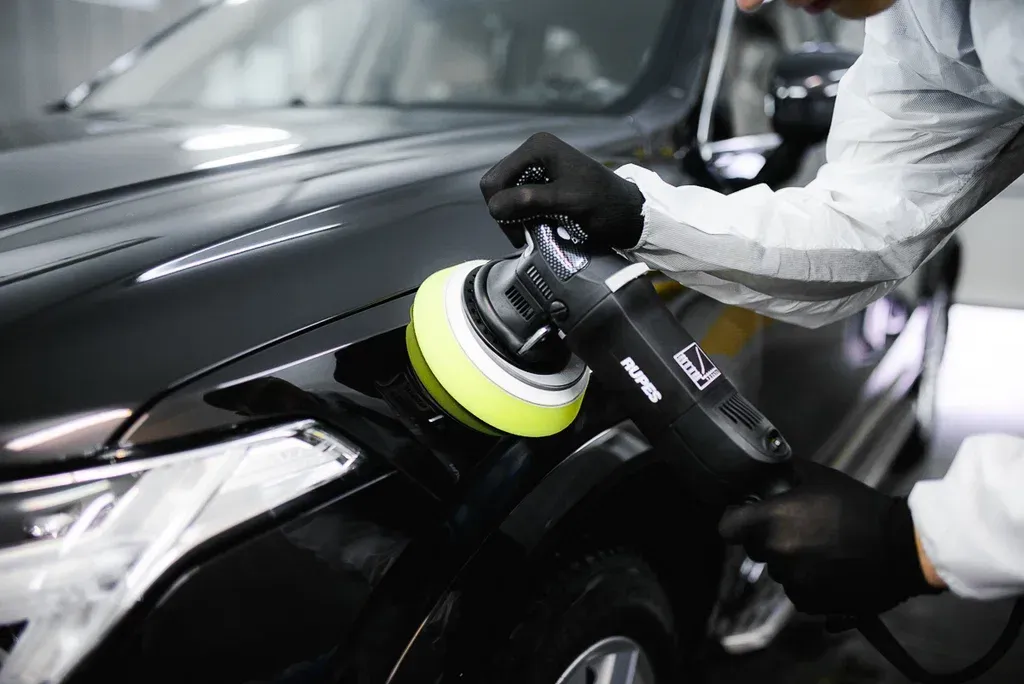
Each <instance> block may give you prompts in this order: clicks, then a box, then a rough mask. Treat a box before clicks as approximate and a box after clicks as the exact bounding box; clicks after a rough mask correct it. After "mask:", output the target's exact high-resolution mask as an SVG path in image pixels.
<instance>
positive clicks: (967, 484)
mask: <svg viewBox="0 0 1024 684" xmlns="http://www.w3.org/2000/svg"><path fill="white" fill-rule="evenodd" d="M730 1H732V0H726V2H730ZM794 11H796V10H794ZM866 34H867V35H866V40H865V45H864V51H863V54H862V56H861V57H860V58H859V59H858V60H857V62H856V64H855V65H854V66H853V67H852V68H851V69H850V70H849V71H848V72H847V73H846V75H845V76H844V77H843V79H842V81H841V82H840V85H839V91H838V95H837V98H836V104H835V115H834V119H833V125H832V129H831V133H830V136H829V139H828V143H827V146H826V154H827V163H826V164H825V165H824V166H823V167H822V168H821V169H820V171H819V173H818V175H817V178H816V179H815V180H814V181H813V182H811V183H810V184H809V185H807V186H806V187H803V188H786V189H782V190H778V191H774V192H773V191H772V190H771V189H769V188H768V187H766V186H757V187H752V188H748V189H745V190H742V191H739V192H735V193H732V194H730V195H723V194H720V193H718V192H715V191H713V190H709V189H706V188H701V187H697V186H684V187H673V186H671V185H669V184H667V183H665V182H664V181H662V180H661V179H660V178H659V177H658V176H657V175H656V174H655V173H654V172H652V171H650V170H647V169H643V168H640V167H638V166H636V165H627V166H624V167H622V168H620V169H619V170H618V171H617V173H618V174H619V175H620V176H622V177H624V178H627V179H629V180H632V181H633V182H634V183H636V184H637V185H638V186H639V187H640V189H641V191H642V192H643V194H644V197H645V198H646V202H645V204H644V209H643V214H644V229H643V234H642V237H641V240H640V243H639V244H638V245H637V246H636V247H635V248H634V249H633V250H630V251H631V257H632V258H634V259H640V260H642V261H644V262H646V263H648V264H649V265H651V266H652V267H653V268H657V269H659V270H661V271H663V272H664V273H666V274H667V275H671V276H672V277H674V278H675V279H677V280H678V281H680V282H681V283H683V284H684V285H686V286H688V287H690V288H692V289H694V290H697V291H700V292H702V293H705V294H707V295H708V296H710V297H713V298H714V299H717V300H720V301H723V302H726V303H729V304H735V305H738V306H741V307H745V308H748V309H753V310H755V311H758V312H761V313H763V314H765V315H767V316H770V317H772V318H777V319H780V320H784V321H789V322H791V323H795V324H798V325H802V326H807V327H817V326H820V325H823V324H826V323H830V322H832V321H836V320H838V319H840V318H843V317H845V316H848V315H850V314H852V313H854V312H856V311H858V310H860V309H862V308H863V307H865V306H866V305H868V304H869V303H870V302H872V301H874V300H876V299H878V298H880V297H882V296H884V295H885V294H887V293H888V292H890V291H892V290H893V289H894V288H895V287H896V286H897V285H898V284H899V283H900V282H901V281H902V280H903V279H905V278H907V277H908V276H910V275H911V274H912V273H913V272H914V271H915V270H916V269H917V267H918V266H920V265H921V264H922V263H923V262H924V261H925V260H926V259H927V258H928V257H929V256H930V255H931V254H932V253H933V252H935V251H936V250H937V249H938V248H939V247H941V246H942V245H943V244H944V243H945V241H946V240H947V238H949V237H950V236H951V235H952V233H953V232H954V231H955V230H956V228H958V227H959V225H960V224H961V223H962V222H963V221H964V220H965V219H966V218H967V217H968V216H970V215H971V214H972V213H973V212H974V211H976V210H977V209H978V208H980V206H981V205H983V204H984V203H985V202H987V201H988V200H990V199H991V198H992V197H993V196H995V195H996V194H998V193H999V192H1000V191H1001V190H1003V189H1004V188H1005V187H1006V186H1007V185H1009V184H1010V183H1011V182H1012V181H1014V180H1015V179H1016V178H1018V177H1019V176H1020V175H1021V174H1022V173H1024V136H1022V135H1019V133H1020V132H1021V130H1022V127H1024V106H1022V103H1024V0H897V2H896V4H895V5H894V6H893V7H891V8H890V9H888V10H886V11H885V12H883V13H881V14H879V15H876V16H874V17H871V18H869V19H868V20H867V22H866ZM1022 230H1024V227H1022ZM910 506H911V511H912V514H913V517H914V522H915V526H916V527H917V529H918V531H919V533H920V534H921V536H922V541H923V545H924V548H925V551H926V553H927V554H928V556H929V558H930V559H931V560H932V562H933V563H934V565H935V567H936V569H937V572H938V574H939V575H940V576H941V577H942V578H943V579H944V580H945V581H946V583H947V584H948V585H949V587H950V589H951V590H952V591H953V592H954V593H956V594H958V595H960V596H964V597H969V598H976V599H994V598H1001V597H1006V596H1010V595H1016V594H1021V593H1024V440H1021V439H1018V438H1016V437H1010V436H980V437H974V438H970V439H968V440H966V441H965V442H964V444H963V445H962V446H961V448H960V451H959V452H958V454H957V457H956V459H955V462H954V464H953V466H952V467H951V469H950V471H949V472H948V473H947V475H946V476H945V478H944V479H943V480H940V481H926V482H920V483H918V484H917V485H916V486H915V488H914V489H913V491H912V493H911V496H910Z"/></svg>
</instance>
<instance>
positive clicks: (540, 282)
mask: <svg viewBox="0 0 1024 684" xmlns="http://www.w3.org/2000/svg"><path fill="white" fill-rule="evenodd" d="M526 275H527V276H529V278H530V280H531V281H532V282H533V284H534V285H535V286H536V288H537V291H538V292H540V294H541V296H542V297H544V299H551V297H553V296H554V293H553V292H551V288H550V287H548V284H547V283H545V282H544V278H542V277H541V275H540V271H538V270H537V268H536V267H534V266H530V267H529V268H528V269H526Z"/></svg>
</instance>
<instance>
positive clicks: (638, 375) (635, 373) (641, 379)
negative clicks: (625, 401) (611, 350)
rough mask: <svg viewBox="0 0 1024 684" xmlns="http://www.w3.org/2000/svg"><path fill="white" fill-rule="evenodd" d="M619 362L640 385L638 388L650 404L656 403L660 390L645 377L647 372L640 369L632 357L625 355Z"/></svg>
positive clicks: (659, 397) (658, 399) (659, 396)
mask: <svg viewBox="0 0 1024 684" xmlns="http://www.w3.org/2000/svg"><path fill="white" fill-rule="evenodd" d="M619 363H620V364H621V365H622V367H623V368H625V369H626V372H627V373H629V377H631V378H633V382H635V383H636V384H638V385H640V389H641V390H643V392H644V394H646V395H647V398H648V399H650V401H651V403H652V404H657V403H658V402H659V401H660V400H661V392H659V391H658V388H657V387H655V386H654V383H653V382H651V379H650V378H648V377H647V374H646V373H644V372H643V371H642V370H640V366H638V365H636V361H634V360H633V357H631V356H627V357H626V358H624V359H622V361H620V362H619Z"/></svg>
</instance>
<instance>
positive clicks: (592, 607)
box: [484, 549, 678, 684]
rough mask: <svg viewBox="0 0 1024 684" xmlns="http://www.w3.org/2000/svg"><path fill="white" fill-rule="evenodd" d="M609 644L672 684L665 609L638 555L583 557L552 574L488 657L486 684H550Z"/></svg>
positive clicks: (670, 620)
mask: <svg viewBox="0 0 1024 684" xmlns="http://www.w3.org/2000/svg"><path fill="white" fill-rule="evenodd" d="M609 637H627V638H629V639H632V640H633V641H634V642H636V643H637V644H639V645H640V647H641V648H642V649H643V650H644V652H645V654H646V655H647V657H648V659H649V661H650V662H651V665H652V667H653V670H654V674H655V681H656V682H658V683H661V682H670V681H673V680H672V677H673V669H674V665H673V663H674V660H675V653H676V648H677V641H678V639H677V634H676V626H675V619H674V617H673V612H672V603H671V601H670V599H669V596H668V594H667V592H666V591H665V589H664V588H663V587H662V585H661V583H660V581H659V580H658V577H657V575H656V574H655V573H654V571H653V570H652V569H651V568H650V566H649V565H648V564H647V563H646V562H645V561H644V559H643V558H642V557H641V556H640V555H639V554H637V553H635V552H633V551H630V550H628V549H615V550H608V551H602V552H599V553H593V554H587V555H584V556H582V557H580V558H578V559H576V560H573V561H571V562H569V563H567V564H565V565H563V566H562V569H561V570H560V571H554V572H552V574H551V576H550V577H549V578H548V579H547V581H546V582H544V583H543V585H542V587H541V588H540V590H539V591H537V592H536V594H535V595H534V597H533V599H532V600H531V601H530V602H529V604H528V605H527V606H526V607H525V609H524V612H523V618H522V620H521V621H520V622H519V623H518V624H517V625H516V626H515V627H514V628H513V629H512V632H511V634H509V638H508V641H507V642H506V643H505V645H504V646H503V647H502V649H501V651H500V652H499V653H497V654H496V655H495V658H494V660H493V661H492V662H493V665H492V666H491V667H490V668H488V670H489V672H488V673H487V676H486V677H484V679H485V681H486V682H487V684H513V683H515V684H524V683H526V682H529V684H556V682H557V681H558V679H559V677H560V676H561V675H562V673H563V672H565V670H566V669H567V668H568V667H569V666H570V665H571V664H572V663H573V661H575V660H576V658H577V657H578V656H580V655H581V654H582V653H584V652H585V651H586V650H587V649H588V648H590V647H591V646H593V645H594V644H597V643H598V642H600V641H602V640H604V639H607V638H609Z"/></svg>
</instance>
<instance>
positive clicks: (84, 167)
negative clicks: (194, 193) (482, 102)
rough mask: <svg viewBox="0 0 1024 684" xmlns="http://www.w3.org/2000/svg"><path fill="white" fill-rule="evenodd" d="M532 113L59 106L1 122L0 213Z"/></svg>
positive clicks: (491, 124) (510, 121)
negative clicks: (85, 111) (63, 110)
mask: <svg viewBox="0 0 1024 684" xmlns="http://www.w3.org/2000/svg"><path fill="white" fill-rule="evenodd" d="M529 118H531V117H529V116H524V115H522V114H518V115H517V114H514V113H513V114H510V113H495V112H488V111H483V112H481V111H452V110H424V109H417V110H403V109H395V108H384V107H334V108H325V109H319V108H318V109H307V108H294V109H287V110H269V111H253V112H244V111H242V112H234V111H232V112H195V111H168V110H162V111H161V110H145V111H135V112H130V113H104V114H93V115H77V114H54V115H52V116H50V117H47V118H42V119H36V120H29V121H21V122H15V123H13V124H5V126H4V127H3V128H2V129H0V215H11V214H14V215H20V214H22V213H26V212H29V213H34V212H39V211H45V210H46V209H47V208H48V207H50V206H51V205H55V204H56V205H58V208H62V207H60V206H59V205H60V204H61V203H67V202H72V201H74V200H78V199H84V198H91V197H93V196H96V195H101V194H102V193H105V192H109V191H113V190H121V189H124V188H126V187H133V186H140V187H145V186H147V185H152V184H154V183H160V182H162V181H168V180H173V179H181V178H183V177H188V176H194V175H199V174H203V173H209V172H215V171H217V170H220V169H227V168H231V167H234V166H237V165H239V164H244V163H249V162H254V161H259V160H263V159H271V158H276V157H288V156H292V155H301V154H303V153H305V152H310V151H316V150H325V149H331V148H345V147H349V146H353V145H365V144H367V143H373V142H380V141H386V140H394V139H401V138H408V137H413V136H418V135H426V134H431V133H438V132H444V131H451V130H453V129H457V130H466V129H473V128H495V127H497V128H501V127H503V126H508V125H512V126H517V127H518V126H521V125H522V123H523V120H524V119H529ZM537 118H539V117H537ZM0 225H2V224H0Z"/></svg>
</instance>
